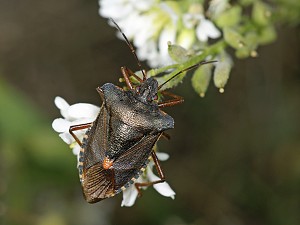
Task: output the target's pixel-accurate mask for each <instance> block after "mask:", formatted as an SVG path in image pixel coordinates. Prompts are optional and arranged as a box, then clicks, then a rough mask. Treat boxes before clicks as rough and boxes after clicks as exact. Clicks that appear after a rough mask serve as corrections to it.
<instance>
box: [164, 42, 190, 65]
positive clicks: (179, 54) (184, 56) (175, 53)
mask: <svg viewBox="0 0 300 225" xmlns="http://www.w3.org/2000/svg"><path fill="white" fill-rule="evenodd" d="M168 52H169V55H170V57H171V59H173V60H174V61H175V62H177V63H183V62H185V61H187V60H188V58H189V57H188V51H187V50H186V49H185V48H183V47H181V46H180V45H172V44H171V42H168Z"/></svg>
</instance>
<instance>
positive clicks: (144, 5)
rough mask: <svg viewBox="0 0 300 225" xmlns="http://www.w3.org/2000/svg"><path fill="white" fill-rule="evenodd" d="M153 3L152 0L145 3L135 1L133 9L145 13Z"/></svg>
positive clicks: (140, 0)
mask: <svg viewBox="0 0 300 225" xmlns="http://www.w3.org/2000/svg"><path fill="white" fill-rule="evenodd" d="M153 3H154V0H146V1H142V0H139V1H135V2H134V3H133V4H134V7H135V8H136V9H138V10H139V11H147V10H149V9H150V8H151V6H152V5H153Z"/></svg>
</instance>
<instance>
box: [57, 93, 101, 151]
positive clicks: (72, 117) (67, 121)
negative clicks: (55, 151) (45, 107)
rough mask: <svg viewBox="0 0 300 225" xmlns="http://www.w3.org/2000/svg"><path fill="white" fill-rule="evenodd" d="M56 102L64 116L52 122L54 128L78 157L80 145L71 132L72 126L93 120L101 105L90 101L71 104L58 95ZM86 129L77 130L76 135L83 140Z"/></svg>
mask: <svg viewBox="0 0 300 225" xmlns="http://www.w3.org/2000/svg"><path fill="white" fill-rule="evenodd" d="M54 103H55V105H56V107H57V108H59V109H60V113H61V115H62V116H63V118H57V119H55V120H54V121H53V123H52V128H53V129H54V130H55V131H56V132H58V133H60V134H59V136H60V137H61V138H62V139H63V141H64V142H66V143H67V144H68V145H70V146H71V147H72V150H73V153H74V154H75V155H76V156H77V157H78V155H79V150H80V146H79V145H78V144H77V143H76V142H75V140H74V138H73V137H72V135H71V134H70V133H69V128H70V126H73V125H79V124H84V123H90V122H93V121H94V120H95V119H96V117H97V115H98V113H99V110H100V109H99V107H97V106H95V105H92V104H88V103H77V104H74V105H69V104H68V103H67V102H66V101H65V100H64V99H63V98H61V97H56V98H55V100H54ZM85 131H86V129H85V130H80V131H75V132H74V133H75V134H76V136H77V137H78V138H79V140H81V139H82V138H83V135H84V133H85Z"/></svg>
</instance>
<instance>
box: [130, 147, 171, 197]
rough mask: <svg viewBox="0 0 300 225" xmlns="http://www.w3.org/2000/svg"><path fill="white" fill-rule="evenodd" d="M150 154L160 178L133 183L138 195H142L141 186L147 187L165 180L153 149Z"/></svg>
mask: <svg viewBox="0 0 300 225" xmlns="http://www.w3.org/2000/svg"><path fill="white" fill-rule="evenodd" d="M151 156H152V159H153V161H154V165H155V168H156V170H157V173H158V176H159V178H160V180H156V181H152V182H145V183H135V184H134V185H135V187H136V189H137V191H138V196H139V197H140V196H141V195H142V191H141V187H148V186H151V185H153V184H159V183H163V182H165V181H166V179H165V175H164V173H163V171H162V169H161V167H160V164H159V161H158V158H157V156H156V154H155V152H154V151H152V153H151Z"/></svg>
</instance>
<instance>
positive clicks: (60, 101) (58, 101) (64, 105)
mask: <svg viewBox="0 0 300 225" xmlns="http://www.w3.org/2000/svg"><path fill="white" fill-rule="evenodd" d="M54 103H55V105H56V107H57V108H59V109H60V110H66V109H68V108H69V106H70V105H69V104H68V103H67V102H66V100H64V99H63V98H62V97H59V96H57V97H55V99H54Z"/></svg>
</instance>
